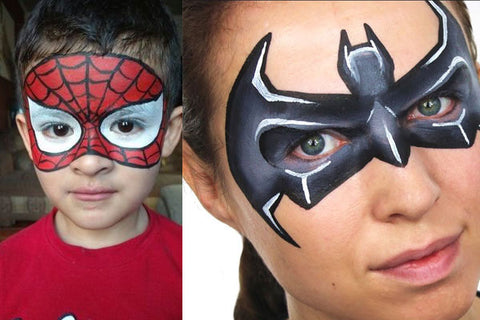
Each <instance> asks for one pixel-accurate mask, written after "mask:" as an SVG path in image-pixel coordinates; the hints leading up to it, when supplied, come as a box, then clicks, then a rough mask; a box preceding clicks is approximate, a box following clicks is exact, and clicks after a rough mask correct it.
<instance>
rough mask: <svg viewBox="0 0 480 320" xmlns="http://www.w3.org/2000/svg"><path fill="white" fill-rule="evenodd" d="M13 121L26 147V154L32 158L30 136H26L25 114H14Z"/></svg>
mask: <svg viewBox="0 0 480 320" xmlns="http://www.w3.org/2000/svg"><path fill="white" fill-rule="evenodd" d="M15 122H16V123H17V128H18V132H19V133H20V136H21V137H22V140H23V144H24V145H25V149H27V152H28V156H29V157H30V159H32V145H31V144H30V137H29V136H28V126H27V119H26V118H25V114H23V113H18V114H17V115H16V116H15Z"/></svg>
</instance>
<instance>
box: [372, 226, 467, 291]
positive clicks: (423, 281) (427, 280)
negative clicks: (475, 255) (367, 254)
mask: <svg viewBox="0 0 480 320" xmlns="http://www.w3.org/2000/svg"><path fill="white" fill-rule="evenodd" d="M460 235H461V233H460V234H456V235H453V236H449V237H445V238H441V239H438V240H435V241H433V242H432V243H430V244H429V245H427V246H426V247H424V248H419V249H409V250H405V251H404V252H401V253H400V254H397V255H395V256H393V257H392V258H389V259H387V260H386V261H384V262H383V263H380V264H379V265H378V266H374V267H372V268H370V270H372V271H374V272H378V273H380V274H383V275H384V276H387V277H391V278H395V279H397V280H400V281H403V282H408V283H412V284H416V285H427V284H431V283H434V282H436V281H439V280H441V279H443V278H445V277H447V276H448V275H449V274H450V273H451V271H452V269H453V265H454V262H455V260H456V258H457V256H458V254H459V238H460Z"/></svg>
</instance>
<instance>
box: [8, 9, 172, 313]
mask: <svg viewBox="0 0 480 320" xmlns="http://www.w3.org/2000/svg"><path fill="white" fill-rule="evenodd" d="M16 59H17V65H18V69H19V82H20V83H21V87H22V96H23V101H24V113H23V114H19V115H18V116H17V125H18V128H19V131H20V134H21V136H22V138H23V141H24V143H25V146H26V148H27V151H28V153H29V155H30V158H32V160H33V162H34V165H35V170H36V173H37V175H38V178H39V180H40V183H41V185H42V187H43V189H44V191H45V193H46V195H47V196H48V197H49V199H50V201H51V202H52V203H53V204H54V205H55V208H54V209H53V210H52V212H50V213H49V214H48V215H47V216H45V217H44V218H42V219H41V220H39V221H38V222H37V223H35V224H34V225H33V226H31V227H30V228H28V229H26V230H24V231H22V232H20V233H18V234H17V235H15V236H13V237H11V238H10V239H8V240H7V241H5V242H3V243H1V244H0V319H25V320H26V319H52V320H53V319H69V320H72V319H76V320H83V319H181V229H180V227H179V226H178V225H176V224H174V223H173V222H170V221H169V220H167V219H166V218H163V217H162V216H160V215H158V214H156V213H154V212H153V211H151V210H150V209H148V208H146V207H144V206H143V205H142V201H143V199H144V198H145V197H146V196H147V195H148V193H149V192H150V190H151V188H152V187H153V185H154V183H155V179H156V177H157V174H158V169H159V166H160V164H159V160H160V158H161V157H166V156H168V155H169V154H170V153H171V152H172V150H173V148H174V147H175V145H176V144H177V143H178V140H179V136H180V131H181V109H180V108H175V109H174V107H175V106H177V105H178V104H177V103H178V102H179V100H180V85H181V84H180V82H181V81H180V79H181V75H180V49H179V44H178V40H177V38H176V31H175V26H174V23H173V21H172V19H171V18H170V16H169V15H168V13H166V11H165V9H164V7H163V5H162V4H161V2H160V1H159V0H143V1H131V0H102V1H98V0H84V1H77V0H41V1H40V2H39V3H38V5H37V7H36V8H35V9H34V11H33V12H32V14H31V16H30V18H29V20H28V21H27V23H26V25H25V27H24V29H23V31H22V33H21V35H20V37H19V40H18V44H17V53H16Z"/></svg>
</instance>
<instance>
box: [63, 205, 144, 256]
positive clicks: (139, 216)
mask: <svg viewBox="0 0 480 320" xmlns="http://www.w3.org/2000/svg"><path fill="white" fill-rule="evenodd" d="M148 219H149V218H148V214H147V211H146V210H145V208H144V207H143V206H140V208H138V210H137V211H136V212H133V213H131V214H130V215H128V216H127V217H125V218H124V219H123V220H121V221H119V222H117V223H116V224H115V225H113V226H111V227H109V228H106V229H84V228H80V227H79V226H77V225H75V223H74V222H73V221H72V220H70V219H69V218H68V217H67V216H66V215H64V214H63V213H62V212H61V211H60V210H58V211H57V213H56V215H55V221H54V223H55V230H56V232H57V234H58V236H59V237H60V238H61V239H62V240H63V242H65V243H67V244H70V245H74V246H79V247H83V248H86V249H101V248H106V247H111V246H114V245H117V244H120V243H123V242H125V241H127V240H130V239H132V238H134V237H136V236H138V235H140V234H141V233H143V232H144V231H145V230H146V229H147V226H148Z"/></svg>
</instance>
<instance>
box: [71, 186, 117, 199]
mask: <svg viewBox="0 0 480 320" xmlns="http://www.w3.org/2000/svg"><path fill="white" fill-rule="evenodd" d="M115 192H116V191H115V190H112V189H104V188H93V189H90V188H80V189H75V190H72V191H71V192H70V193H71V194H72V195H73V196H74V197H75V198H76V199H77V200H80V201H101V200H106V199H108V198H110V197H111V196H112V195H113V194H114V193H115Z"/></svg>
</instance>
